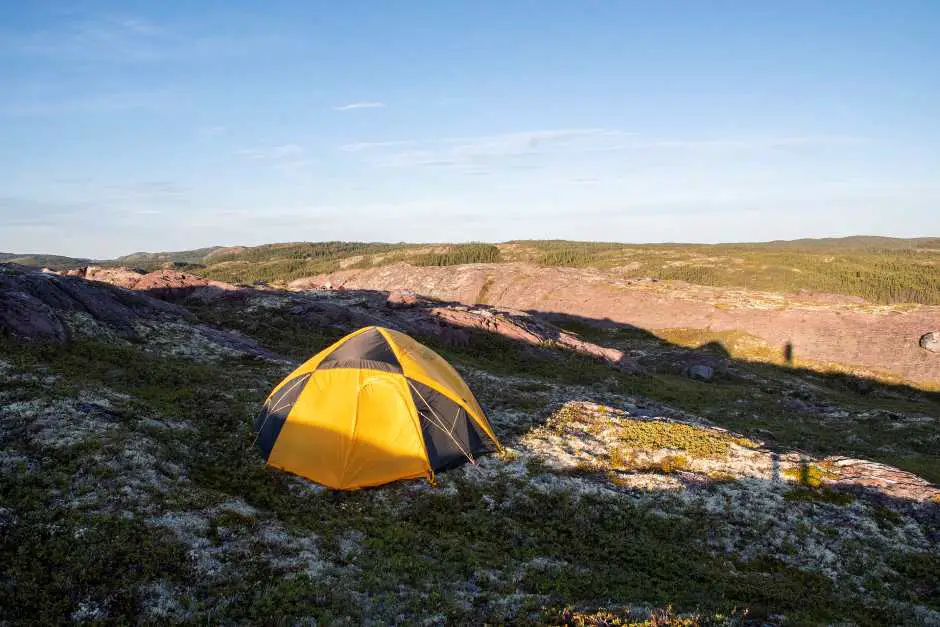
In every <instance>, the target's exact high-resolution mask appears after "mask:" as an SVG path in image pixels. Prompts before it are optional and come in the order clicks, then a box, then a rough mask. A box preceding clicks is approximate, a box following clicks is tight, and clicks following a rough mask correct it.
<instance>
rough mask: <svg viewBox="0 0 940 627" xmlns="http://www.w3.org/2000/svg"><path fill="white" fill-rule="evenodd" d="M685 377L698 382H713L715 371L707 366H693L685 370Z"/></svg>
mask: <svg viewBox="0 0 940 627" xmlns="http://www.w3.org/2000/svg"><path fill="white" fill-rule="evenodd" d="M685 376H687V377H688V378H690V379H695V380H696V381H711V380H712V378H713V377H714V376H715V369H714V368H712V367H711V366H706V365H705V364H692V365H691V366H689V367H688V368H686V369H685Z"/></svg>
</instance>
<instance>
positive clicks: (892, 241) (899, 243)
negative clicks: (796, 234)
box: [759, 235, 940, 252]
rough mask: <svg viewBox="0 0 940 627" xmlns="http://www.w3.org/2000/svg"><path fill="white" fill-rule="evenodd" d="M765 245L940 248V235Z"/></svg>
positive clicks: (806, 240) (822, 249)
mask: <svg viewBox="0 0 940 627" xmlns="http://www.w3.org/2000/svg"><path fill="white" fill-rule="evenodd" d="M759 244H760V245H763V246H770V247H773V246H778V247H782V248H804V249H813V250H817V251H819V252H826V251H835V250H914V249H918V248H933V249H938V248H940V237H913V238H900V237H879V236H876V235H853V236H850V237H819V238H804V239H794V240H774V241H771V242H759Z"/></svg>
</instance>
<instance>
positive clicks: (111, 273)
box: [62, 266, 144, 289]
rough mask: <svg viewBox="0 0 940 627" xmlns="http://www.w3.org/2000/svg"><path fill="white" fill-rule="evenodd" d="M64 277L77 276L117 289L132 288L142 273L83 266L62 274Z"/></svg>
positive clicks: (126, 269)
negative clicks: (107, 284)
mask: <svg viewBox="0 0 940 627" xmlns="http://www.w3.org/2000/svg"><path fill="white" fill-rule="evenodd" d="M62 274H64V275H65V276H78V277H82V278H83V279H88V280H89V281H100V282H101V283H110V284H111V285H117V286H118V287H125V288H128V289H131V288H133V287H134V286H135V285H137V283H138V282H139V281H140V280H141V278H143V276H144V273H143V272H140V271H138V270H132V269H129V268H105V267H102V266H85V267H82V268H74V269H72V270H66V271H65V272H63V273H62Z"/></svg>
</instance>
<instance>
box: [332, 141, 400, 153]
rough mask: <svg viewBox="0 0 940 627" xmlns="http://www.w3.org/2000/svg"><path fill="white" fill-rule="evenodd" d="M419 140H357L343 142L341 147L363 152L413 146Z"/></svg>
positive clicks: (346, 149)
mask: <svg viewBox="0 0 940 627" xmlns="http://www.w3.org/2000/svg"><path fill="white" fill-rule="evenodd" d="M417 143H418V142H417V141H416V140H414V139H399V140H394V141H382V142H356V143H352V144H343V145H342V146H340V147H339V149H340V150H342V151H343V152H362V151H365V150H374V149H376V148H395V147H398V146H411V145H414V144H417Z"/></svg>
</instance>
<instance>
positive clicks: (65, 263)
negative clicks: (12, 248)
mask: <svg viewBox="0 0 940 627" xmlns="http://www.w3.org/2000/svg"><path fill="white" fill-rule="evenodd" d="M92 262H93V261H92V260H91V259H82V258H77V257H64V256H62V255H43V254H20V253H0V263H18V264H20V265H21V266H33V267H36V268H52V269H53V270H62V269H65V268H74V267H76V266H84V265H87V264H89V263H92Z"/></svg>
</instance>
